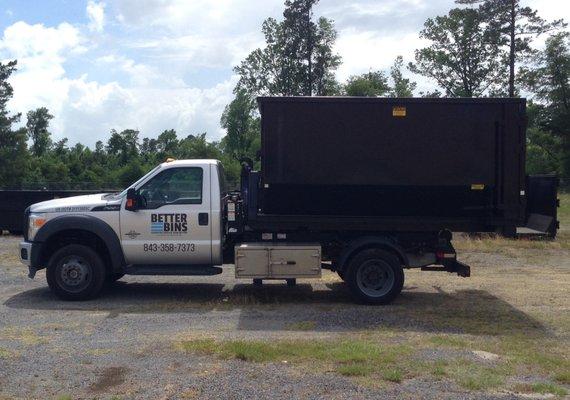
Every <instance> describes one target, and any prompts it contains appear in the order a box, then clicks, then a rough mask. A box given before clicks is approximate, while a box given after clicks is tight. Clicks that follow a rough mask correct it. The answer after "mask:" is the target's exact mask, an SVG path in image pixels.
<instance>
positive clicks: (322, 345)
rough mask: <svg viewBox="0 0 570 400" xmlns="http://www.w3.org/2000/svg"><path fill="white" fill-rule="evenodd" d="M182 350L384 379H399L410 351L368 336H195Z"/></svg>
mask: <svg viewBox="0 0 570 400" xmlns="http://www.w3.org/2000/svg"><path fill="white" fill-rule="evenodd" d="M178 347H179V348H180V349H182V350H183V351H187V352H191V353H198V354H207V355H215V356H217V357H219V358H222V359H238V360H243V361H249V362H278V361H288V362H292V363H296V364H303V363H305V364H306V363H315V362H316V363H318V364H320V365H322V366H324V365H328V366H332V368H333V369H334V370H335V371H337V372H338V373H340V374H342V375H345V376H369V375H371V374H376V373H379V374H383V377H384V379H385V380H388V381H392V382H399V381H401V380H402V377H403V374H402V372H401V371H400V370H399V369H398V368H396V367H397V366H398V365H399V364H400V363H401V362H402V361H403V360H408V359H409V356H410V355H411V353H412V349H411V347H409V346H407V345H387V346H385V345H381V344H379V343H375V342H372V341H369V340H361V339H354V340H333V341H329V342H327V341H323V340H295V341H290V340H278V341H271V342H269V341H243V340H235V341H223V342H217V341H215V340H212V339H198V340H188V341H183V342H181V343H179V344H178Z"/></svg>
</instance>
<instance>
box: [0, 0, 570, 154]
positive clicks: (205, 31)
mask: <svg viewBox="0 0 570 400" xmlns="http://www.w3.org/2000/svg"><path fill="white" fill-rule="evenodd" d="M526 3H528V4H530V5H532V6H533V7H534V8H537V9H538V10H539V13H540V15H542V16H544V17H545V18H561V17H562V18H566V20H570V6H569V4H570V2H568V1H562V0H533V1H530V0H529V1H527V2H526ZM453 5H454V3H453V1H452V0H400V1H398V2H394V1H392V0H321V2H320V3H319V4H318V6H317V8H316V10H315V13H316V15H317V16H321V15H322V16H325V17H328V18H331V19H333V20H334V21H335V26H336V28H337V30H338V32H339V36H338V41H337V45H336V51H337V52H338V53H339V54H340V55H341V56H342V58H343V64H342V66H341V67H340V68H339V70H338V71H337V77H338V78H339V79H340V80H345V79H346V78H347V77H348V76H350V75H352V74H358V73H362V72H366V71H368V70H370V69H382V70H388V69H389V67H390V65H391V64H392V63H393V61H394V58H395V57H396V56H397V55H402V56H404V59H405V60H406V61H410V60H412V58H413V50H414V49H416V48H418V47H420V46H421V45H422V42H421V40H420V39H419V38H418V32H419V30H420V29H421V27H422V24H423V22H424V21H425V20H426V19H427V18H428V17H431V16H435V15H441V14H444V13H445V12H447V10H449V9H450V8H452V7H453ZM282 10H283V0H105V1H100V0H0V60H1V61H7V60H10V59H14V58H17V59H18V63H19V64H18V65H19V69H18V72H17V73H16V74H15V75H14V76H13V77H12V78H11V83H12V85H13V86H14V89H15V96H14V99H13V100H12V101H11V103H10V108H11V110H12V111H14V112H22V113H24V114H25V113H26V112H27V111H28V110H30V109H34V108H37V107H42V106H46V107H48V108H49V109H50V111H51V112H52V114H53V115H54V116H55V118H54V120H53V122H52V126H51V131H52V133H53V136H54V138H55V139H59V138H61V137H68V138H69V140H70V143H75V142H77V141H80V142H82V143H84V144H87V145H93V144H94V143H95V141H97V140H103V141H105V140H106V139H107V138H108V137H109V131H110V130H111V129H113V128H114V129H117V130H121V129H126V128H135V129H139V130H140V131H141V134H142V135H143V136H150V137H156V136H157V135H158V134H159V133H160V132H161V131H162V130H164V129H170V128H174V129H176V130H177V131H178V133H179V135H180V136H185V135H188V134H195V133H201V132H207V133H208V138H209V139H211V140H217V139H219V138H220V137H221V136H222V135H223V131H222V130H221V128H220V126H219V119H220V115H221V113H222V110H223V108H224V106H225V105H226V104H227V103H229V102H230V101H231V98H232V89H233V87H234V85H235V83H236V77H235V76H234V74H233V72H232V67H233V66H234V65H236V64H238V63H239V61H240V60H242V59H243V58H244V57H245V56H246V55H247V54H248V53H249V52H250V51H252V50H253V49H255V48H257V47H259V46H261V45H262V44H263V37H262V35H261V32H260V27H261V23H262V22H263V20H264V19H265V18H267V17H270V16H271V17H275V18H280V17H281V13H282ZM537 44H538V45H540V41H539V42H537ZM413 79H414V80H416V81H417V82H418V84H419V89H420V90H421V89H428V88H432V87H433V84H432V83H431V82H429V81H428V80H426V79H423V78H421V77H417V76H415V77H413Z"/></svg>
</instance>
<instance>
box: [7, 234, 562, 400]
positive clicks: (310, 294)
mask: <svg viewBox="0 0 570 400" xmlns="http://www.w3.org/2000/svg"><path fill="white" fill-rule="evenodd" d="M19 240H20V238H18V237H12V236H2V237H0V399H13V398H16V399H19V398H25V399H28V398H29V399H52V398H53V399H58V398H72V399H93V398H97V399H110V398H113V396H118V397H115V398H120V399H179V398H180V399H192V398H232V399H264V398H272V399H292V398H299V399H306V398H310V399H320V398H323V399H325V398H326V399H336V398H343V399H347V398H348V399H351V398H354V399H378V398H387V399H392V398H393V399H406V398H410V399H491V398H504V399H511V398H513V399H514V398H522V397H520V396H517V395H515V394H511V393H508V392H506V391H504V392H494V393H488V392H487V393H485V392H479V391H467V390H465V389H462V388H460V387H459V386H457V385H456V384H454V383H453V382H451V381H449V380H445V379H444V380H439V381H436V380H433V379H427V378H421V379H420V378H414V379H406V380H404V381H402V382H401V383H399V384H396V383H389V382H385V383H384V384H382V385H380V386H379V387H370V386H369V385H361V384H359V383H358V381H357V380H354V379H350V378H347V377H344V376H341V375H338V374H336V373H334V372H314V371H310V370H309V371H307V370H305V369H302V368H297V367H296V366H294V365H291V364H286V363H264V364H258V363H249V362H245V361H239V360H219V359H216V358H214V357H209V356H200V355H194V354H189V353H185V352H181V351H178V350H177V349H176V348H175V343H176V342H177V341H180V340H182V339H191V338H216V339H220V340H223V339H236V338H239V339H268V340H270V339H273V338H276V339H277V338H303V339H307V338H315V339H328V338H330V339H334V338H338V337H344V336H345V335H351V334H358V333H359V332H363V331H364V332H366V331H371V330H375V329H382V328H385V327H388V328H390V329H394V330H395V331H400V332H415V333H417V334H418V335H421V334H423V333H454V332H457V331H461V330H464V329H467V330H468V331H467V332H465V333H467V334H470V335H477V334H479V333H480V332H478V331H477V332H476V331H473V332H469V328H461V329H459V328H458V327H457V326H453V325H446V326H441V324H438V323H436V322H434V321H433V320H432V319H431V318H430V317H429V312H430V311H433V309H434V308H435V309H437V308H440V307H441V308H445V307H448V306H453V305H456V304H458V303H459V304H473V305H475V306H476V307H479V310H480V311H481V310H482V312H483V313H484V312H485V310H486V309H488V310H492V312H490V313H489V314H490V315H489V317H488V318H489V321H488V323H489V325H490V326H491V325H493V324H496V322H497V321H496V319H497V316H499V317H500V316H501V315H508V316H509V318H508V321H509V322H508V324H510V325H509V328H510V329H515V330H517V329H518V330H520V331H521V332H525V331H528V330H541V331H544V332H545V333H547V334H550V335H561V337H564V340H568V332H565V331H564V329H563V328H557V327H556V326H550V325H548V324H547V323H545V322H544V321H541V320H539V319H537V317H536V315H538V314H537V313H536V312H535V311H536V309H537V308H540V307H544V304H543V303H540V304H534V303H533V304H528V303H527V302H524V303H521V304H517V300H516V299H515V298H510V297H509V296H507V295H505V294H504V293H507V292H508V291H509V284H511V283H510V282H511V281H512V279H509V278H508V277H506V278H505V283H504V285H503V286H501V285H502V284H497V281H496V280H494V279H492V278H491V277H490V276H487V275H486V276H485V277H483V278H481V279H480V280H477V279H476V278H475V279H474V278H471V279H472V280H468V279H462V278H459V277H456V276H454V275H449V274H433V276H432V274H430V273H423V274H422V273H419V272H416V271H414V272H411V273H409V274H408V275H407V278H406V279H407V283H406V286H405V289H404V293H403V294H402V296H401V297H400V298H399V299H398V300H397V301H396V302H395V304H393V305H390V306H386V307H373V306H362V305H355V304H353V303H352V301H351V299H350V296H349V294H348V291H347V289H346V288H345V286H344V284H343V283H342V282H340V281H339V280H338V279H337V278H336V275H334V274H330V273H325V274H324V277H323V279H322V280H320V281H300V282H299V284H298V285H297V287H294V288H290V287H286V286H285V284H284V282H283V283H281V282H274V283H270V284H268V285H265V286H264V287H263V288H255V287H253V286H252V285H250V284H249V282H246V281H243V282H236V281H235V280H234V279H233V269H232V266H227V268H226V270H225V272H224V273H223V274H221V275H218V276H214V277H124V278H123V279H122V280H121V281H119V282H117V283H116V284H114V285H111V286H110V287H108V288H107V289H106V290H105V292H104V294H103V296H102V297H101V298H100V299H97V300H93V301H86V302H73V303H70V302H62V301H59V300H57V299H56V298H55V297H54V296H53V295H52V294H51V293H50V292H49V290H48V288H47V285H46V283H45V274H44V272H43V271H40V272H39V273H38V274H37V276H36V278H35V279H34V280H30V279H28V278H27V277H26V273H27V271H26V270H25V268H24V267H23V266H22V265H20V264H19V261H18V260H17V243H18V241H19ZM564 254H565V256H566V255H568V252H566V253H564ZM545 257H546V256H545ZM553 257H559V255H558V256H553ZM467 258H468V259H469V260H467V261H469V262H471V263H474V264H477V263H478V262H482V261H480V260H482V259H485V260H488V261H487V262H489V263H490V264H492V265H496V266H497V267H496V268H497V269H498V270H494V272H493V273H495V275H498V274H499V273H500V272H501V269H503V270H509V271H511V273H512V274H513V275H512V276H516V275H517V274H519V272H520V270H519V269H518V268H520V267H521V266H519V265H518V264H517V262H516V261H513V260H511V259H509V257H507V256H501V255H490V254H483V255H482V254H477V253H475V252H471V253H468V254H467ZM545 264H548V261H545ZM566 264H567V261H566ZM557 265H558V264H557ZM556 267H557V268H558V267H559V266H556ZM567 267H568V265H563V266H562V267H560V268H563V270H562V273H563V274H565V275H563V276H564V280H565V282H564V283H565V284H566V286H564V287H565V288H566V289H567V288H568V285H567V282H568V275H567V271H568V268H567ZM474 272H475V271H474ZM475 273H476V272H475ZM493 273H491V274H493ZM426 274H427V275H429V276H426ZM501 275H503V274H501ZM566 293H567V292H566ZM566 301H567V298H566ZM564 303H565V301H564V300H560V299H558V298H556V299H555V300H554V301H550V303H549V304H548V306H549V307H551V308H552V309H551V310H550V309H549V310H548V311H547V313H546V314H547V315H551V313H555V312H558V310H559V308H560V307H561V305H560V304H562V306H563V305H564ZM410 310H413V312H411V311H410ZM565 310H566V311H567V304H566V308H565ZM458 313H459V316H458V317H459V318H465V319H466V320H467V319H469V318H470V313H469V310H467V309H464V308H458ZM462 313H463V314H462ZM304 321H311V325H310V329H308V330H295V328H294V327H295V326H297V325H296V324H298V323H302V322H304ZM561 330H562V331H561ZM458 354H459V355H464V354H463V352H462V351H453V350H448V351H434V352H426V353H425V354H423V353H420V354H419V355H417V356H418V357H420V358H422V357H423V358H427V359H430V358H432V359H449V358H453V357H456V356H458ZM65 396H68V397H65ZM527 398H528V397H527Z"/></svg>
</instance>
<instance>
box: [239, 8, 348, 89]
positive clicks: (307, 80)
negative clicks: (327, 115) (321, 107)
mask: <svg viewBox="0 0 570 400" xmlns="http://www.w3.org/2000/svg"><path fill="white" fill-rule="evenodd" d="M317 1H318V0H286V1H285V11H284V12H283V17H284V20H283V21H281V22H278V21H277V20H275V19H274V18H268V19H266V20H265V21H264V22H263V26H262V32H263V35H264V36H265V42H266V45H265V47H264V48H262V49H261V48H259V49H256V50H254V51H253V52H252V53H250V54H249V55H248V56H247V57H246V59H245V60H244V61H242V62H241V64H240V65H239V66H237V67H235V68H234V71H235V72H236V73H237V74H238V75H239V82H238V84H237V87H236V93H237V92H238V91H239V90H245V91H246V92H247V93H248V94H250V95H252V96H256V95H277V96H302V95H303V96H312V95H328V94H334V93H335V91H337V90H338V83H337V82H336V80H335V78H334V70H336V68H337V67H338V66H339V65H340V57H339V56H338V55H337V54H334V52H333V46H334V43H335V41H336V36H337V33H336V31H335V29H334V25H333V23H332V21H330V20H328V19H326V18H319V19H318V20H317V21H316V22H315V21H314V19H313V6H314V5H315V4H316V3H317Z"/></svg>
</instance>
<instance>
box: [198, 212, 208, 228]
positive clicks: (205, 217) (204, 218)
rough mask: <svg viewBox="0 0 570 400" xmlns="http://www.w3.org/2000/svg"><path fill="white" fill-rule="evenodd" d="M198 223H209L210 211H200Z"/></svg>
mask: <svg viewBox="0 0 570 400" xmlns="http://www.w3.org/2000/svg"><path fill="white" fill-rule="evenodd" d="M198 225H208V213H198Z"/></svg>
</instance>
